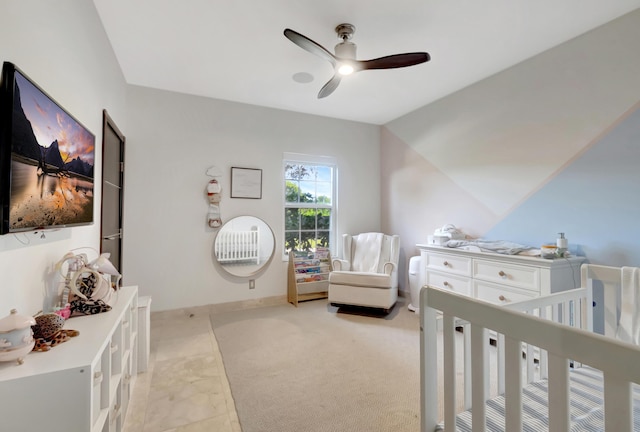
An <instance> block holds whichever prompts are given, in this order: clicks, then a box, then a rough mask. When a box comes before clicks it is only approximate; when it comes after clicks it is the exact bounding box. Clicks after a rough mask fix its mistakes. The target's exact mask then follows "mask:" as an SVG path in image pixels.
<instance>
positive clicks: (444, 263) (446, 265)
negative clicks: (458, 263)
mask: <svg viewBox="0 0 640 432" xmlns="http://www.w3.org/2000/svg"><path fill="white" fill-rule="evenodd" d="M442 265H443V266H445V267H449V266H450V265H451V264H449V261H445V262H443V263H442Z"/></svg>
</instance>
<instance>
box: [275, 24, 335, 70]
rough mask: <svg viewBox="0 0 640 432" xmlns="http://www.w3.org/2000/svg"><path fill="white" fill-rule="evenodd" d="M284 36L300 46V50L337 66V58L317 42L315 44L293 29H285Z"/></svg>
mask: <svg viewBox="0 0 640 432" xmlns="http://www.w3.org/2000/svg"><path fill="white" fill-rule="evenodd" d="M284 35H285V36H286V37H287V39H289V40H290V41H291V42H293V43H294V44H296V45H298V46H299V47H300V48H302V49H304V50H307V51H309V52H310V53H311V54H315V55H317V56H318V57H321V58H323V59H325V60H328V61H329V62H330V63H331V64H332V65H333V66H335V65H336V58H335V56H334V55H333V54H331V53H330V52H329V51H327V50H326V49H325V48H324V47H323V46H322V45H320V44H318V43H317V42H314V41H312V40H311V39H309V38H308V37H306V36H304V35H302V34H300V33H298V32H297V31H294V30H291V29H285V30H284Z"/></svg>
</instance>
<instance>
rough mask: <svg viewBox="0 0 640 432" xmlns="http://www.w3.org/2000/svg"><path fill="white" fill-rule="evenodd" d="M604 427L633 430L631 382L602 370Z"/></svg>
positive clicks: (610, 429)
mask: <svg viewBox="0 0 640 432" xmlns="http://www.w3.org/2000/svg"><path fill="white" fill-rule="evenodd" d="M604 398H605V401H606V402H605V404H604V427H605V430H606V431H607V432H608V431H614V432H631V431H632V430H633V400H632V395H631V383H630V382H629V381H627V380H623V379H619V378H616V377H613V376H609V374H607V373H606V372H604Z"/></svg>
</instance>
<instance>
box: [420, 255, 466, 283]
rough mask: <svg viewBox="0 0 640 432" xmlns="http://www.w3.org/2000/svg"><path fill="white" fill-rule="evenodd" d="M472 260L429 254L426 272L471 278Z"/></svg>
mask: <svg viewBox="0 0 640 432" xmlns="http://www.w3.org/2000/svg"><path fill="white" fill-rule="evenodd" d="M471 263H472V259H471V258H467V257H463V256H455V255H447V254H439V253H433V252H429V253H428V254H427V259H426V263H425V266H426V268H427V271H428V270H438V271H442V272H446V273H453V274H457V275H461V276H469V277H470V276H471V267H472V265H471Z"/></svg>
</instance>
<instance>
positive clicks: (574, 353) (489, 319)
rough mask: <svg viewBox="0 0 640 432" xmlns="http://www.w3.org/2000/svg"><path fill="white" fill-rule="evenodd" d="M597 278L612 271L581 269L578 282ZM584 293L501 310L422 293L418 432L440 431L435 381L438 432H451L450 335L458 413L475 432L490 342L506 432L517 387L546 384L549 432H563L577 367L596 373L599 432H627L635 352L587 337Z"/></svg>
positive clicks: (485, 394)
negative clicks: (459, 340) (459, 336)
mask: <svg viewBox="0 0 640 432" xmlns="http://www.w3.org/2000/svg"><path fill="white" fill-rule="evenodd" d="M596 270H600V272H599V273H598V274H599V275H600V277H604V276H611V278H612V280H613V271H611V272H610V271H608V269H606V268H601V269H588V268H587V269H583V277H584V276H587V275H588V276H589V278H592V277H594V276H596ZM618 272H619V269H618ZM605 273H606V274H605ZM618 277H619V273H618ZM583 285H586V286H583V287H581V288H577V289H574V290H569V291H564V292H560V293H556V294H552V295H550V296H545V297H538V298H535V299H531V300H527V301H525V302H520V303H513V304H510V305H508V306H498V305H493V304H490V303H486V302H483V301H479V300H476V299H473V298H469V297H465V296H461V295H458V294H455V293H453V292H451V291H446V290H440V289H437V288H431V287H424V288H423V289H422V291H421V301H420V305H421V309H420V310H421V352H422V355H421V377H422V383H421V401H422V407H421V408H422V409H421V411H422V418H421V431H422V432H427V431H433V430H434V429H435V428H436V426H437V425H438V423H439V413H438V381H439V380H440V379H442V381H443V387H444V392H443V399H442V404H443V405H444V427H445V429H444V430H445V431H447V432H449V431H455V428H454V425H455V424H456V421H455V419H456V414H457V400H458V398H457V394H456V392H457V385H456V380H457V378H456V374H457V370H456V367H457V366H456V358H457V357H456V344H455V340H454V338H455V334H456V327H462V328H463V337H464V344H463V347H464V348H463V351H464V355H463V358H464V360H463V361H462V363H463V365H462V366H463V370H464V372H463V378H462V379H463V380H464V387H463V388H464V390H463V391H464V406H465V408H470V407H471V406H473V407H474V408H473V410H472V422H473V430H474V432H484V431H485V430H486V412H485V401H486V400H487V399H488V398H489V360H488V358H489V356H488V343H487V341H488V339H489V336H490V335H493V337H494V338H495V339H496V341H497V365H498V366H497V372H496V373H497V374H498V375H497V378H498V392H499V393H500V394H504V396H505V426H506V430H508V431H518V430H522V421H523V420H522V385H523V383H527V382H532V381H534V380H536V379H540V378H548V382H549V401H548V402H549V403H548V405H549V419H548V420H549V430H551V431H568V430H570V429H569V428H570V416H569V366H570V365H571V364H574V365H576V366H578V365H580V364H581V363H584V364H588V365H589V366H591V367H593V368H596V369H599V370H601V371H602V372H603V376H604V388H605V390H604V397H605V428H606V429H605V430H606V431H610V432H613V431H615V432H619V431H631V430H633V429H632V428H633V410H632V409H631V406H632V396H631V383H639V382H640V368H638V367H637V365H638V364H639V363H640V349H638V347H636V346H633V345H630V344H626V343H623V342H620V341H618V340H615V339H612V338H610V337H605V336H602V335H598V334H594V333H593V332H591V331H590V330H591V329H592V312H591V310H592V307H591V305H592V301H593V299H592V289H591V288H592V287H591V284H590V283H589V284H583ZM614 285H615V284H614V283H613V282H612V283H605V288H607V287H609V288H613V286H614ZM607 289H608V288H607ZM607 296H609V294H608V293H607V294H606V295H605V297H607ZM609 297H611V296H609ZM609 300H610V299H609ZM605 302H606V299H605ZM614 311H615V309H614ZM439 320H441V324H442V325H441V327H442V338H443V347H442V350H443V366H442V369H443V370H442V377H441V378H440V377H439V376H438V367H437V363H438V354H437V353H438V351H437V350H438V342H437V340H438V330H437V329H438V327H439V326H438V321H439ZM523 350H524V353H525V355H526V367H525V368H524V372H523V367H521V363H522V356H523ZM536 363H537V366H536Z"/></svg>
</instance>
